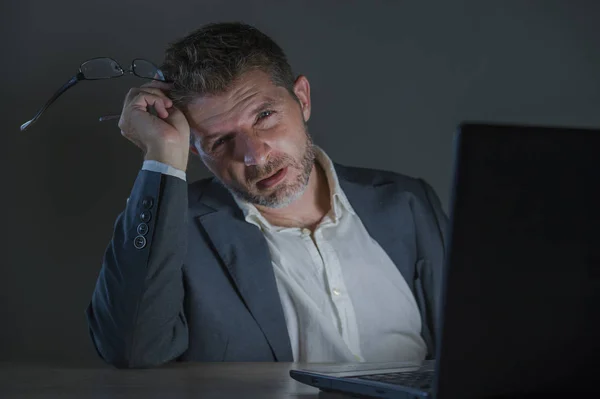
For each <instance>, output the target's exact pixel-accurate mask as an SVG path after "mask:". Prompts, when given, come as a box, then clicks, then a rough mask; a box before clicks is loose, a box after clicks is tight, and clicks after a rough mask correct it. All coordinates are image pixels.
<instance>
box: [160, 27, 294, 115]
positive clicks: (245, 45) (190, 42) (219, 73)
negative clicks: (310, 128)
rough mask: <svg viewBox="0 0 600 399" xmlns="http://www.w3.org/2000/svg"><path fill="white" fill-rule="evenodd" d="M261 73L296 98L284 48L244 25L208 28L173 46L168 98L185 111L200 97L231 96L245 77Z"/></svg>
mask: <svg viewBox="0 0 600 399" xmlns="http://www.w3.org/2000/svg"><path fill="white" fill-rule="evenodd" d="M256 69H258V70H262V71H264V72H266V73H268V74H269V75H270V77H271V81H272V82H273V84H275V85H277V86H281V87H285V88H286V89H287V90H288V92H289V93H290V94H291V95H292V96H293V97H294V98H295V97H296V96H295V95H294V92H293V87H294V75H293V73H292V68H291V67H290V65H289V63H288V61H287V58H286V56H285V54H284V52H283V50H282V49H281V47H279V46H278V45H277V44H276V43H275V42H274V41H273V40H272V39H271V38H270V37H268V36H267V35H265V34H264V33H262V32H261V31H259V30H258V29H256V28H254V27H252V26H250V25H246V24H243V23H239V22H226V23H213V24H208V25H205V26H203V27H201V28H200V29H198V30H196V31H194V32H192V33H191V34H189V35H188V36H186V37H184V38H183V39H180V40H178V41H176V42H174V43H171V44H170V45H169V47H168V48H167V50H166V52H165V59H164V62H163V64H162V66H161V70H162V71H163V72H164V74H165V77H166V78H167V79H168V80H170V81H172V82H173V88H172V90H171V91H170V93H169V97H170V98H171V99H172V100H173V103H174V105H175V106H177V107H178V108H180V109H181V108H184V107H185V106H187V105H188V104H189V103H190V102H191V101H193V100H194V99H195V98H197V97H198V96H201V95H206V94H220V93H223V92H226V91H227V90H228V88H230V86H231V85H232V84H234V83H235V81H236V80H237V79H238V78H239V77H240V76H241V75H242V74H243V73H245V72H248V71H251V70H256Z"/></svg>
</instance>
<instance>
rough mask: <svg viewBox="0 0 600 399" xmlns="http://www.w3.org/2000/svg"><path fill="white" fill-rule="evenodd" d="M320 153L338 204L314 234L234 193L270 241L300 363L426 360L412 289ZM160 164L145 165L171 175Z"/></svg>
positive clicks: (249, 219) (333, 199)
mask: <svg viewBox="0 0 600 399" xmlns="http://www.w3.org/2000/svg"><path fill="white" fill-rule="evenodd" d="M316 151H317V162H319V164H320V165H321V166H322V167H323V169H324V170H325V173H326V176H327V181H328V183H329V187H330V191H331V210H330V212H329V213H328V214H327V215H325V217H324V218H323V219H322V220H321V222H320V223H319V224H318V226H317V227H316V229H315V231H314V233H313V234H311V232H310V231H309V230H307V229H300V228H290V227H279V226H273V225H271V224H270V223H269V222H268V221H267V220H266V219H265V218H264V217H263V216H262V215H261V213H260V212H259V211H258V210H257V209H256V207H255V206H254V205H252V204H249V203H246V202H244V201H242V200H240V199H238V198H235V200H236V202H237V203H238V205H239V206H240V208H241V209H242V211H243V212H244V215H245V219H246V221H247V222H248V223H252V224H254V225H256V226H258V228H260V230H261V231H262V233H263V234H264V236H265V239H266V241H267V243H268V247H269V250H270V254H271V261H272V265H273V270H274V274H275V279H276V282H277V288H278V291H279V296H280V298H281V303H282V306H283V312H284V316H285V320H286V324H287V330H288V334H289V338H290V343H291V346H292V352H293V356H294V361H296V362H357V361H368V362H390V361H394V362H396V361H417V362H419V361H422V360H423V359H424V358H425V356H426V353H427V348H426V345H425V342H424V341H423V339H422V338H421V334H420V333H421V317H420V313H419V309H418V307H417V303H416V301H415V298H414V296H413V294H412V292H411V290H410V288H409V287H408V285H407V283H406V281H405V280H404V278H403V277H402V274H400V272H399V271H398V269H397V268H396V266H395V265H394V264H393V262H392V261H391V259H390V258H389V256H388V255H387V254H386V253H385V251H384V250H383V249H382V248H381V247H380V246H379V244H378V243H377V242H376V241H375V240H373V239H372V238H371V236H370V235H369V234H368V232H367V230H366V229H365V227H364V226H363V224H362V222H361V220H360V218H359V217H358V215H357V214H356V213H355V212H354V210H353V209H352V206H351V205H350V203H349V202H348V199H347V198H346V196H345V195H344V193H343V191H342V189H341V187H340V185H339V182H338V178H337V175H336V173H335V169H334V167H333V163H332V162H331V160H330V159H329V158H328V157H327V155H326V154H325V152H323V150H321V149H320V148H318V147H317V148H316ZM157 164H159V163H154V164H153V163H146V162H145V163H144V166H143V169H146V170H153V171H157V172H161V173H166V174H172V173H169V171H167V170H166V169H165V168H164V166H166V165H164V166H160V165H157ZM157 166H158V167H159V168H161V169H160V170H159V169H158V168H157ZM178 172H181V173H183V171H178ZM181 173H177V175H178V177H180V178H182V176H181ZM173 175H175V174H173Z"/></svg>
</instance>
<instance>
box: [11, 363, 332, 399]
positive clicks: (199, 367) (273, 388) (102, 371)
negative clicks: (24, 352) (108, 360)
mask: <svg viewBox="0 0 600 399" xmlns="http://www.w3.org/2000/svg"><path fill="white" fill-rule="evenodd" d="M295 366H300V365H299V364H293V363H177V364H172V365H167V366H164V367H160V368H156V369H146V370H118V369H114V368H111V367H108V366H106V367H77V366H52V365H41V364H40V365H37V364H15V363H0V398H2V399H13V398H19V399H28V398H45V399H51V398H64V399H87V398H94V399H104V398H107V399H108V398H110V399H117V398H135V399H137V398H139V399H153V398H160V399H178V398H194V399H211V398H221V399H225V398H227V399H228V398H248V399H250V398H261V399H270V398H273V399H275V398H277V399H285V398H297V399H316V398H319V399H325V398H327V399H333V398H335V399H341V398H344V396H342V395H338V394H332V393H323V392H319V390H318V389H316V388H313V387H310V386H307V385H303V384H300V383H299V382H297V381H295V380H293V379H292V378H291V377H290V376H289V370H290V369H291V368H292V367H295Z"/></svg>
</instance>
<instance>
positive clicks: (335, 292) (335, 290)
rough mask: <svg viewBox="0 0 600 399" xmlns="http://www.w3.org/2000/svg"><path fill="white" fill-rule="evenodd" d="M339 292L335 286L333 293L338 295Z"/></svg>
mask: <svg viewBox="0 0 600 399" xmlns="http://www.w3.org/2000/svg"><path fill="white" fill-rule="evenodd" d="M340 294H341V292H340V290H338V289H337V288H334V289H333V295H340Z"/></svg>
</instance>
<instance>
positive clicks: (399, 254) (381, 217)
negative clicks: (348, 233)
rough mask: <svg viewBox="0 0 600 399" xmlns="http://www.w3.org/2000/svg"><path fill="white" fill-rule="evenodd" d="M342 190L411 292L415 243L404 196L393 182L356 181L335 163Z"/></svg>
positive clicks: (411, 221) (412, 288)
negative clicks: (402, 196)
mask: <svg viewBox="0 0 600 399" xmlns="http://www.w3.org/2000/svg"><path fill="white" fill-rule="evenodd" d="M336 171H337V173H338V178H339V182H340V186H341V187H342V190H343V191H344V193H345V194H346V197H347V198H348V201H349V202H350V204H351V205H352V207H353V208H354V211H355V212H356V213H357V214H358V216H359V217H360V220H361V221H362V223H363V225H364V226H365V228H366V229H367V232H368V233H369V235H370V236H371V237H372V238H373V239H374V240H375V241H377V243H379V245H380V246H381V248H382V249H383V250H384V251H385V252H386V253H387V254H388V256H389V257H390V259H391V260H392V262H394V264H395V265H396V267H397V268H398V270H399V271H400V273H401V274H402V276H403V277H404V280H405V281H406V283H407V284H408V286H409V287H410V288H411V290H413V292H414V277H415V275H414V266H415V265H414V263H412V262H410V259H415V262H416V249H415V248H416V246H415V245H414V241H413V238H412V237H413V234H412V232H413V225H414V223H413V220H412V219H411V218H409V217H408V216H409V213H408V212H402V209H409V208H410V204H402V202H403V201H406V202H408V200H407V199H406V198H397V195H396V193H395V190H393V185H392V184H391V182H388V181H380V182H372V183H362V182H361V183H359V182H357V181H355V180H353V179H352V176H348V175H347V174H346V173H345V169H344V168H343V167H341V166H339V165H336Z"/></svg>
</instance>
